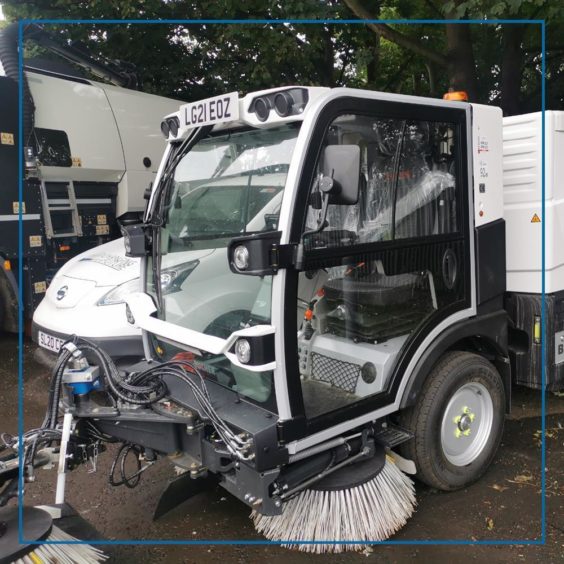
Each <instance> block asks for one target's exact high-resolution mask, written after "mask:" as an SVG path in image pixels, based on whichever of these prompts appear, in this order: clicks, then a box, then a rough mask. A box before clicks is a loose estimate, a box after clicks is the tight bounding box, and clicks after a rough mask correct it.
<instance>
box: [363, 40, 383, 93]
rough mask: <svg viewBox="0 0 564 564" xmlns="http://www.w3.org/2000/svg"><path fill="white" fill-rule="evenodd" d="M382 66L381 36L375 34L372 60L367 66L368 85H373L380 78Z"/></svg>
mask: <svg viewBox="0 0 564 564" xmlns="http://www.w3.org/2000/svg"><path fill="white" fill-rule="evenodd" d="M379 66H380V36H379V35H376V34H374V46H373V47H372V60H371V61H370V62H369V63H368V66H367V68H366V82H367V84H366V85H367V86H368V87H372V86H373V85H374V84H375V83H376V79H377V78H378V71H379Z"/></svg>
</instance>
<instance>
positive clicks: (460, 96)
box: [443, 90, 468, 102]
mask: <svg viewBox="0 0 564 564" xmlns="http://www.w3.org/2000/svg"><path fill="white" fill-rule="evenodd" d="M443 100H449V101H450V102H468V94H467V93H466V92H464V90H449V91H448V92H446V93H445V94H443Z"/></svg>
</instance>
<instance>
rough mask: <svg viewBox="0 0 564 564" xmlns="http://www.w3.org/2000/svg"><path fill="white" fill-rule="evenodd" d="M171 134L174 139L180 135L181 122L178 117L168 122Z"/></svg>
mask: <svg viewBox="0 0 564 564" xmlns="http://www.w3.org/2000/svg"><path fill="white" fill-rule="evenodd" d="M166 123H167V125H168V128H169V130H170V133H172V136H173V137H176V136H177V135H178V129H179V127H180V120H179V119H178V118H177V117H172V118H169V119H167V120H166Z"/></svg>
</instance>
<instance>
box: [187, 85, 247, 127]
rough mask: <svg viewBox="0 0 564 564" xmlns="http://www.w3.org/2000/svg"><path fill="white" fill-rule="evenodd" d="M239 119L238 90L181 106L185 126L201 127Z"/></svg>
mask: <svg viewBox="0 0 564 564" xmlns="http://www.w3.org/2000/svg"><path fill="white" fill-rule="evenodd" d="M238 119H239V95H238V94H237V92H230V93H229V94H223V95H222V96H214V97H213V98H207V99H206V100H200V101H199V102H193V103H191V104H185V105H184V106H182V107H181V108H180V120H181V122H182V126H183V127H200V126H202V125H212V124H214V123H223V122H226V121H234V120H238Z"/></svg>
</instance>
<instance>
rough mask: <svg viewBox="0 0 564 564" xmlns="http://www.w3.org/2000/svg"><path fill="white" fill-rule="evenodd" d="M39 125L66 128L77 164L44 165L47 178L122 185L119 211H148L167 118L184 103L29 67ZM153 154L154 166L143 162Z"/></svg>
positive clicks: (29, 79) (57, 128)
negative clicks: (148, 195)
mask: <svg viewBox="0 0 564 564" xmlns="http://www.w3.org/2000/svg"><path fill="white" fill-rule="evenodd" d="M27 79H28V82H29V87H30V90H31V94H32V96H33V99H34V103H35V106H36V111H35V126H36V127H39V128H45V129H56V130H62V131H65V132H66V133H67V135H68V139H69V144H70V149H71V156H72V158H73V159H75V160H74V164H73V166H72V167H54V166H41V167H40V176H41V178H42V179H43V180H75V181H92V182H115V183H119V186H118V196H117V210H116V215H117V216H118V217H119V216H121V215H123V214H124V213H126V212H131V211H137V212H138V211H143V209H144V208H145V201H144V199H143V193H144V191H145V189H146V188H147V187H148V186H149V183H150V182H151V180H153V178H154V175H155V173H156V171H157V167H158V165H159V163H160V160H161V157H162V154H163V151H164V148H165V144H166V143H165V141H164V139H163V136H162V133H161V131H160V123H161V120H162V117H163V116H164V115H165V114H167V113H170V112H171V111H173V110H174V109H176V108H178V104H179V102H178V101H177V100H172V99H169V98H164V97H162V96H154V95H152V94H145V93H144V92H137V91H135V90H127V89H125V88H118V87H116V86H110V85H108V84H102V83H98V82H93V81H80V80H72V79H69V80H62V79H61V78H57V77H53V76H48V75H45V74H39V73H34V72H32V71H29V72H28V73H27ZM145 157H148V158H149V159H150V161H151V164H150V166H149V167H146V166H145V165H144V164H143V159H144V158H145Z"/></svg>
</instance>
